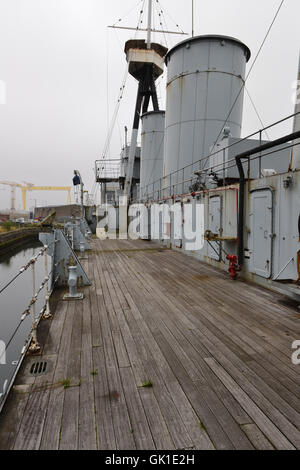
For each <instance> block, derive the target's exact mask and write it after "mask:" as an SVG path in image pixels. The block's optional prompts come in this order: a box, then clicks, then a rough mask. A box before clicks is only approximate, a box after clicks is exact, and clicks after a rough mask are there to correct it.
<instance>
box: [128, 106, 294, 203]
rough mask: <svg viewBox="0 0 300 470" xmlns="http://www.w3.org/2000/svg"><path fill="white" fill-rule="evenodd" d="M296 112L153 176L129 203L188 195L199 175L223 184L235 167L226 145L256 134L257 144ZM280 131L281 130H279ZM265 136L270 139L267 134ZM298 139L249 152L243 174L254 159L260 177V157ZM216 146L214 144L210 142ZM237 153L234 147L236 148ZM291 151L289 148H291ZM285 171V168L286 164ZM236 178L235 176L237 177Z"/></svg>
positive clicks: (261, 158) (261, 172) (273, 152)
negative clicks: (216, 160)
mask: <svg viewBox="0 0 300 470" xmlns="http://www.w3.org/2000/svg"><path fill="white" fill-rule="evenodd" d="M299 114H300V112H297V113H294V114H291V115H289V116H287V117H285V118H283V119H281V120H279V121H277V122H275V123H273V124H271V125H269V126H267V127H264V128H262V129H259V130H258V131H256V132H254V133H252V134H249V135H247V136H246V137H244V138H242V139H238V140H237V141H236V142H233V143H231V144H230V145H228V146H225V147H221V148H220V147H218V148H217V150H212V152H211V153H210V154H208V155H206V156H205V157H202V158H201V159H199V160H197V161H196V162H194V163H191V164H189V165H187V166H185V167H183V168H181V169H179V170H176V171H174V172H172V173H169V174H168V175H166V176H164V177H162V178H160V179H159V180H156V181H154V182H152V183H150V184H147V185H145V186H143V187H141V188H140V192H139V194H138V195H136V196H134V197H133V198H132V200H131V203H136V202H145V203H146V202H151V201H159V200H166V199H170V198H176V197H180V196H183V195H188V194H191V193H193V192H197V190H196V191H194V190H193V187H194V188H195V189H196V188H197V182H198V181H199V175H200V174H203V175H205V174H206V175H208V176H209V175H210V176H212V177H214V176H216V175H217V176H218V180H219V181H220V180H221V181H222V180H223V185H224V186H225V185H226V182H227V177H226V175H227V171H228V170H230V169H232V168H236V160H235V157H236V155H235V153H234V152H233V156H232V158H230V159H228V158H226V155H227V152H228V150H229V149H232V148H233V149H234V147H236V146H238V145H240V144H241V143H242V142H244V141H246V140H248V139H253V138H255V137H256V140H257V141H258V142H259V145H262V143H263V136H264V134H265V135H266V136H268V131H270V130H271V129H274V128H275V127H277V130H276V132H277V133H278V132H280V131H278V126H280V125H282V131H284V132H285V133H286V128H287V125H288V121H289V120H291V119H294V118H295V116H297V115H299ZM282 131H281V132H282ZM268 140H270V139H269V138H268ZM298 145H299V142H298V141H296V142H291V144H286V145H285V146H284V147H282V146H280V147H278V148H276V149H273V150H272V151H267V152H261V153H259V154H257V155H253V156H251V157H250V158H249V159H248V162H247V164H246V166H247V171H246V173H247V175H248V178H250V174H251V163H252V162H254V161H256V160H258V174H257V177H258V178H262V177H264V173H263V171H262V161H263V158H264V157H266V156H269V155H272V154H275V153H277V152H281V151H283V150H287V149H291V150H292V149H293V148H294V147H296V146H298ZM214 148H216V146H214ZM221 152H223V156H222V157H221V158H220V153H221ZM237 153H238V151H237ZM291 155H292V151H291ZM217 156H219V160H222V161H221V162H219V163H214V164H211V162H212V160H213V157H217ZM287 171H288V168H287ZM237 180H238V177H237Z"/></svg>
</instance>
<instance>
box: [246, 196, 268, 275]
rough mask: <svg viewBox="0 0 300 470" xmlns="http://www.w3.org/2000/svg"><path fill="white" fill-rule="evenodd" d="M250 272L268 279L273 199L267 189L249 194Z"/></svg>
mask: <svg viewBox="0 0 300 470" xmlns="http://www.w3.org/2000/svg"><path fill="white" fill-rule="evenodd" d="M250 203H251V208H250V235H249V249H250V272H251V273H254V274H257V275H258V276H261V277H264V278H266V279H269V278H270V277H271V268H272V240H273V197H272V191H271V190H269V189H266V190H262V191H255V192H253V193H252V194H251V202H250Z"/></svg>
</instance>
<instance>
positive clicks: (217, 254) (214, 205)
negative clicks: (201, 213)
mask: <svg viewBox="0 0 300 470" xmlns="http://www.w3.org/2000/svg"><path fill="white" fill-rule="evenodd" d="M221 224H222V220H221V197H220V196H216V197H212V198H210V200H209V230H210V231H211V232H212V233H213V234H214V235H217V236H220V235H221V232H222V228H221ZM208 256H209V257H210V258H212V259H215V260H217V261H220V258H221V251H220V242H212V241H211V242H209V245H208Z"/></svg>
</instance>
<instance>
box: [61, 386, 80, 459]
mask: <svg viewBox="0 0 300 470" xmlns="http://www.w3.org/2000/svg"><path fill="white" fill-rule="evenodd" d="M78 419H79V387H78V386H73V387H70V388H67V389H66V390H65V397H64V408H63V415H62V420H61V428H60V436H59V449H60V450H77V449H78Z"/></svg>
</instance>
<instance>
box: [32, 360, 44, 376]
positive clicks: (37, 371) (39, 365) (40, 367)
mask: <svg viewBox="0 0 300 470" xmlns="http://www.w3.org/2000/svg"><path fill="white" fill-rule="evenodd" d="M47 365H48V363H47V362H46V361H41V362H34V363H33V364H32V365H31V367H30V374H31V375H43V374H46V372H47Z"/></svg>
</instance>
